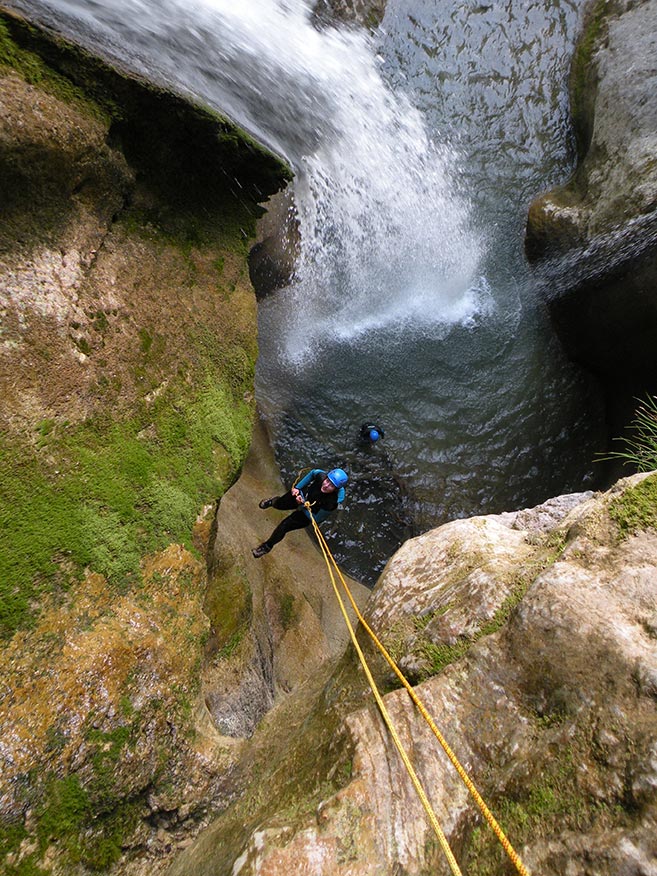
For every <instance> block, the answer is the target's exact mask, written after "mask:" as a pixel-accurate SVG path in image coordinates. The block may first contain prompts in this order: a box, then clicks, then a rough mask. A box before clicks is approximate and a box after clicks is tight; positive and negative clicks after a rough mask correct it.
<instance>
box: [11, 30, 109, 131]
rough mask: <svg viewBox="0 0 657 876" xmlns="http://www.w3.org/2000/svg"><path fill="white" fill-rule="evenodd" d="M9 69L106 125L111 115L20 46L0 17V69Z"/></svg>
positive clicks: (65, 78) (35, 55)
mask: <svg viewBox="0 0 657 876" xmlns="http://www.w3.org/2000/svg"><path fill="white" fill-rule="evenodd" d="M2 68H4V69H5V70H7V69H11V70H14V71H15V72H16V73H18V75H19V76H21V77H22V78H23V79H24V80H25V81H26V82H28V83H29V84H30V85H35V86H38V87H39V88H41V89H43V90H44V91H46V92H48V93H50V94H52V95H54V96H55V97H56V98H58V99H59V100H62V101H64V102H66V103H70V104H73V105H75V106H76V107H77V108H78V109H80V110H81V111H82V112H84V113H86V114H87V115H90V116H92V118H95V119H98V120H100V121H102V122H103V123H105V124H109V121H110V114H109V113H108V111H107V108H106V107H101V106H100V105H99V104H98V103H96V101H93V100H90V99H89V96H88V95H87V94H86V93H85V92H84V91H83V90H82V89H81V88H80V87H78V86H77V85H75V84H74V83H73V82H71V80H70V79H68V78H67V77H66V76H63V75H61V74H60V73H58V72H56V71H55V70H53V69H52V68H51V67H49V66H48V65H47V64H45V63H44V61H43V60H42V59H41V58H40V57H39V56H38V55H37V54H35V53H34V52H31V51H28V50H26V49H23V48H21V47H20V46H18V45H17V44H16V42H15V41H14V40H13V39H12V37H11V35H10V33H9V29H8V27H7V25H6V23H5V22H4V21H2V20H1V19H0V71H2Z"/></svg>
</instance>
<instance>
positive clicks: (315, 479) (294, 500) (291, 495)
mask: <svg viewBox="0 0 657 876" xmlns="http://www.w3.org/2000/svg"><path fill="white" fill-rule="evenodd" d="M348 480H349V477H348V475H347V473H346V472H345V471H343V469H341V468H332V469H331V470H330V471H328V472H327V471H324V469H321V468H313V469H312V470H311V471H309V472H308V474H307V475H305V476H304V477H302V478H301V480H300V481H298V482H297V483H295V484H294V486H292V487H291V488H290V489H289V490H288V491H287V493H284V494H283V495H282V496H272V497H271V499H263V500H262V501H261V502H260V503H259V507H260V508H263V509H264V508H276V509H277V510H278V511H290V510H292V509H295V510H294V511H293V513H292V514H290V515H288V516H287V517H286V518H285V519H284V520H282V521H281V522H280V523H279V524H278V526H277V527H276V529H275V530H274V531H273V532H272V534H271V535H270V536H269V538H268V539H267V540H266V541H263V543H262V544H260V545H258V547H256V548H253V550H252V551H251V553H252V554H253V556H254V557H255V558H256V559H258V558H259V557H263V556H264V555H265V554H268V553H269V551H270V550H271V549H272V548H273V547H274V545H276V544H278V542H279V541H282V540H283V539H284V538H285V536H286V535H287V533H288V532H291V531H292V530H293V529H303V528H304V527H305V526H310V514H311V513H312V516H313V518H314V520H315V522H316V523H321V522H322V521H323V520H326V518H327V517H328V516H329V514H330V513H331V512H332V511H335V509H336V508H337V507H338V505H339V504H340V503H341V502H343V501H344V497H345V489H344V487H345V484H346V483H347V481H348ZM306 503H308V504H309V505H310V510H308V508H306V507H305V505H306Z"/></svg>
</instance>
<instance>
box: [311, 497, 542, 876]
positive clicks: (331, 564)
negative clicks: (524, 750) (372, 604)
mask: <svg viewBox="0 0 657 876" xmlns="http://www.w3.org/2000/svg"><path fill="white" fill-rule="evenodd" d="M306 505H307V507H310V506H309V505H308V503H306ZM310 519H311V521H312V524H313V529H314V531H315V536H316V538H317V541H318V543H319V546H320V549H321V551H322V554H323V556H324V562H325V563H326V567H327V569H328V573H329V576H330V578H331V584H332V585H333V590H334V592H335V595H336V597H337V600H338V604H339V606H340V610H341V612H342V615H343V617H344V619H345V623H346V624H347V628H348V630H349V635H350V637H351V641H352V643H353V645H354V648H355V649H356V653H357V654H358V657H359V659H360V662H361V665H362V666H363V670H364V671H365V675H366V677H367V680H368V682H369V684H370V687H371V688H372V693H373V694H374V698H375V700H376V702H377V705H378V706H379V709H380V711H381V715H382V717H383V720H384V722H385V724H386V726H387V727H388V730H389V731H390V735H391V737H392V740H393V742H394V744H395V747H396V748H397V750H398V752H399V754H400V757H401V759H402V761H403V762H404V765H405V766H406V769H407V770H408V773H409V776H410V778H411V782H412V783H413V786H414V787H415V790H416V791H417V794H418V796H419V798H420V801H421V802H422V805H423V806H424V808H425V811H426V812H427V815H428V817H429V821H430V823H431V826H432V827H433V830H434V832H435V833H436V836H437V837H438V841H439V843H440V846H441V848H442V849H443V852H444V853H445V856H446V858H447V860H448V862H449V865H450V868H451V870H452V873H453V874H454V876H457V874H460V873H461V871H460V869H459V866H458V864H457V862H456V859H455V858H454V855H453V853H452V850H451V849H450V847H449V844H448V842H447V838H446V837H445V834H444V832H443V830H442V828H441V827H440V825H439V823H438V819H437V818H436V814H435V812H434V811H433V809H432V807H431V803H430V802H429V800H428V798H427V796H426V793H425V791H424V789H423V788H422V786H421V784H420V781H419V779H418V777H417V774H416V773H415V770H414V769H413V766H412V764H411V763H410V760H409V759H408V755H407V754H406V752H405V750H404V748H403V745H402V743H401V740H400V739H399V737H398V735H397V732H396V730H395V728H394V726H393V725H392V722H391V719H390V715H389V713H388V711H387V709H386V707H385V704H384V702H383V698H382V697H381V694H380V693H379V690H378V688H377V686H376V682H375V681H374V678H373V677H372V673H371V671H370V669H369V666H368V665H367V660H366V658H365V655H364V654H363V651H362V649H361V647H360V645H359V644H358V641H357V639H356V634H355V632H354V629H353V626H352V623H351V621H350V619H349V616H348V614H347V610H346V607H345V605H344V601H343V599H342V596H341V595H340V592H339V589H338V586H337V584H336V582H335V575H334V569H335V572H337V575H338V577H339V579H340V582H341V584H342V587H343V588H344V591H345V593H346V595H347V597H348V599H349V602H350V603H351V606H352V608H353V609H354V612H355V614H356V617H357V619H358V621H359V622H360V623H361V624H362V626H363V629H364V630H365V631H366V632H367V634H368V635H369V636H370V638H371V639H372V641H373V642H374V644H375V645H376V647H377V648H378V650H379V651H380V652H381V654H382V655H383V657H384V658H385V660H386V662H387V663H388V665H389V666H390V668H391V669H392V670H393V672H394V673H395V675H396V676H397V678H398V679H399V680H400V682H401V683H402V685H403V686H404V687H405V688H406V690H407V692H408V694H409V696H410V697H411V699H412V700H413V702H414V703H415V705H416V706H417V708H418V711H419V712H420V714H421V715H422V717H423V718H424V720H425V721H426V723H427V724H428V726H429V728H430V729H431V732H432V733H433V734H434V736H435V737H436V739H437V740H438V742H439V743H440V745H441V747H442V748H443V751H444V752H445V754H446V755H447V757H448V758H449V760H450V762H451V764H452V765H453V766H454V768H455V770H456V772H457V773H458V775H459V777H460V778H461V780H462V781H463V784H464V785H465V786H466V788H467V789H468V791H469V792H470V794H471V796H472V797H473V799H474V801H475V802H476V804H477V806H478V807H479V810H480V811H481V813H482V815H483V816H484V818H485V819H486V821H487V822H488V824H489V826H490V827H491V829H492V831H493V833H494V834H495V836H496V837H497V839H498V840H499V842H500V844H501V845H502V847H503V848H504V850H505V851H506V853H507V855H508V856H509V858H510V860H511V862H512V863H513V865H514V866H515V868H516V870H517V871H518V873H520V876H529V871H528V870H527V868H526V867H525V865H524V864H523V863H522V861H521V860H520V857H519V855H518V853H517V852H516V851H515V849H514V848H513V846H512V845H511V843H510V842H509V840H508V838H507V837H506V835H505V834H504V831H503V830H502V828H501V827H500V825H499V824H498V822H497V821H496V819H495V817H494V816H493V814H492V812H491V811H490V809H489V808H488V806H487V805H486V803H485V802H484V800H483V798H482V796H481V795H480V793H479V792H478V791H477V789H476V787H475V785H474V783H473V782H472V780H471V779H470V777H469V776H468V774H467V773H466V771H465V769H464V768H463V766H462V765H461V763H460V762H459V760H458V758H457V757H456V755H455V754H454V752H453V751H452V749H451V748H450V746H449V744H448V743H447V740H446V739H445V738H444V737H443V735H442V733H441V732H440V730H439V729H438V727H437V726H436V724H435V722H434V721H433V719H432V718H431V716H430V714H429V712H428V711H427V709H426V706H425V705H424V703H423V702H422V700H421V699H420V697H419V696H418V695H417V693H416V692H415V690H414V689H413V687H412V686H411V684H410V683H409V681H408V680H407V679H406V677H405V676H404V674H403V673H402V671H401V670H400V669H399V667H398V666H397V664H396V663H395V661H394V660H393V658H392V657H391V656H390V654H389V653H388V651H387V649H386V648H385V646H384V645H383V644H382V642H381V641H380V640H379V638H378V637H377V636H376V634H375V633H374V631H373V630H372V628H371V627H370V626H369V624H368V623H367V621H366V620H365V618H364V617H363V615H362V614H361V612H360V610H359V608H358V606H357V605H356V602H355V600H354V598H353V596H352V594H351V591H350V590H349V587H348V585H347V582H346V581H345V579H344V576H343V575H342V572H341V571H340V567H339V566H338V564H337V562H336V561H335V558H334V557H333V554H332V553H331V551H330V549H329V547H328V544H327V543H326V539H325V538H324V536H323V535H322V532H321V530H320V528H319V526H318V524H317V522H316V521H315V520H314V518H313V516H312V514H310Z"/></svg>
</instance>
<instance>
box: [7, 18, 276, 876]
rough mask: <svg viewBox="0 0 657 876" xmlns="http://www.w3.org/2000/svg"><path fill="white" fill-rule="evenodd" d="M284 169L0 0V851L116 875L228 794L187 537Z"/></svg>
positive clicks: (249, 404) (202, 516)
mask: <svg viewBox="0 0 657 876" xmlns="http://www.w3.org/2000/svg"><path fill="white" fill-rule="evenodd" d="M289 176H290V174H289V171H288V169H287V168H286V167H284V166H283V165H282V164H281V162H280V161H279V160H278V159H276V158H275V157H274V156H272V155H271V154H269V153H268V152H266V151H265V150H263V149H261V148H260V147H259V146H258V145H257V144H255V143H254V142H253V141H252V140H251V139H250V138H249V137H247V136H246V135H245V134H243V133H242V132H240V131H239V130H238V129H236V128H235V126H234V125H232V124H230V123H228V122H227V121H226V120H225V119H222V118H220V117H219V116H217V115H216V114H215V113H211V112H209V111H206V110H204V109H203V108H201V107H196V106H193V105H191V104H189V103H188V102H187V101H185V100H183V99H182V98H180V97H179V96H177V95H175V94H172V93H168V92H166V91H164V90H162V89H159V88H156V87H153V86H150V85H148V84H147V83H145V82H142V81H140V80H138V79H135V78H134V77H131V76H128V75H126V74H124V73H122V72H121V71H120V70H117V69H114V68H112V67H110V66H108V65H107V64H105V63H104V62H103V61H102V60H100V59H98V58H95V57H91V56H90V55H88V54H87V53H85V52H83V51H81V50H79V49H78V48H76V47H75V46H72V45H70V44H68V43H66V42H65V41H63V40H62V39H60V38H58V37H57V36H56V35H54V34H51V33H48V32H45V31H44V30H41V29H39V28H36V27H32V26H30V25H29V24H28V23H27V22H25V21H24V20H22V19H21V18H19V17H16V16H15V15H12V14H11V13H9V12H8V11H7V10H0V192H1V195H2V196H1V198H0V313H1V316H2V322H1V328H0V398H1V400H2V404H1V405H0V483H1V486H0V596H1V598H0V636H1V639H0V645H1V647H0V849H1V850H2V851H1V852H0V870H1V871H2V872H6V873H22V874H25V873H28V872H29V873H37V872H39V873H49V872H53V873H73V872H79V873H83V872H90V871H99V872H106V871H108V870H110V869H111V868H112V867H113V866H117V867H118V868H119V870H120V871H121V872H128V871H129V868H130V866H132V864H131V863H130V862H131V861H132V860H133V859H134V860H135V861H137V862H139V860H141V859H143V858H145V859H149V858H153V859H156V858H158V857H161V856H163V855H166V854H167V853H168V852H170V850H171V848H172V846H174V845H175V844H176V843H177V842H181V841H182V838H183V837H184V836H185V835H187V834H188V833H189V830H190V829H193V828H194V826H195V825H196V824H197V822H198V821H199V820H202V819H203V817H204V815H205V814H206V813H207V811H208V808H209V807H211V806H212V805H216V806H221V805H222V801H223V805H225V802H226V801H227V800H230V799H231V796H232V794H233V793H234V792H233V790H232V787H231V782H230V779H229V776H230V774H231V768H232V764H233V762H234V759H233V753H232V752H233V749H234V748H235V743H234V740H232V739H230V738H228V737H226V738H224V737H222V736H221V734H220V733H219V732H218V731H217V729H216V727H215V726H214V725H213V724H212V721H211V720H210V716H209V713H208V712H207V709H206V707H205V705H204V702H203V699H202V691H201V668H202V665H203V661H204V655H205V648H206V643H207V642H208V640H209V638H210V636H211V627H210V622H209V620H208V617H207V615H206V614H205V613H204V612H203V605H204V601H205V598H206V589H207V574H206V565H205V562H204V553H205V550H206V547H207V541H208V536H209V530H210V525H211V523H210V521H211V517H212V512H213V509H214V503H215V500H216V499H218V498H219V497H220V496H221V495H222V494H223V493H224V492H225V490H226V489H227V488H228V487H229V486H230V485H231V484H232V483H233V481H234V480H235V478H236V476H237V473H238V472H239V470H240V468H241V466H242V464H243V461H244V458H245V456H246V453H247V450H248V447H249V442H250V437H251V429H252V422H253V415H254V400H253V373H254V366H255V359H256V354H257V348H256V319H255V317H256V310H255V299H254V295H253V290H252V288H251V286H250V283H249V280H248V265H247V255H248V242H249V239H250V238H251V237H252V236H253V234H254V230H255V221H256V219H257V217H258V216H260V215H261V214H262V208H261V207H259V206H258V202H259V201H261V200H263V199H265V198H266V197H267V196H268V195H269V194H272V193H273V192H275V191H276V190H277V189H280V188H281V187H282V186H283V185H284V184H285V182H286V180H287V179H289ZM117 861H120V862H121V863H120V864H116V862H117ZM135 866H138V864H136V865H135ZM147 869H148V868H147ZM151 872H152V871H151Z"/></svg>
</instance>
